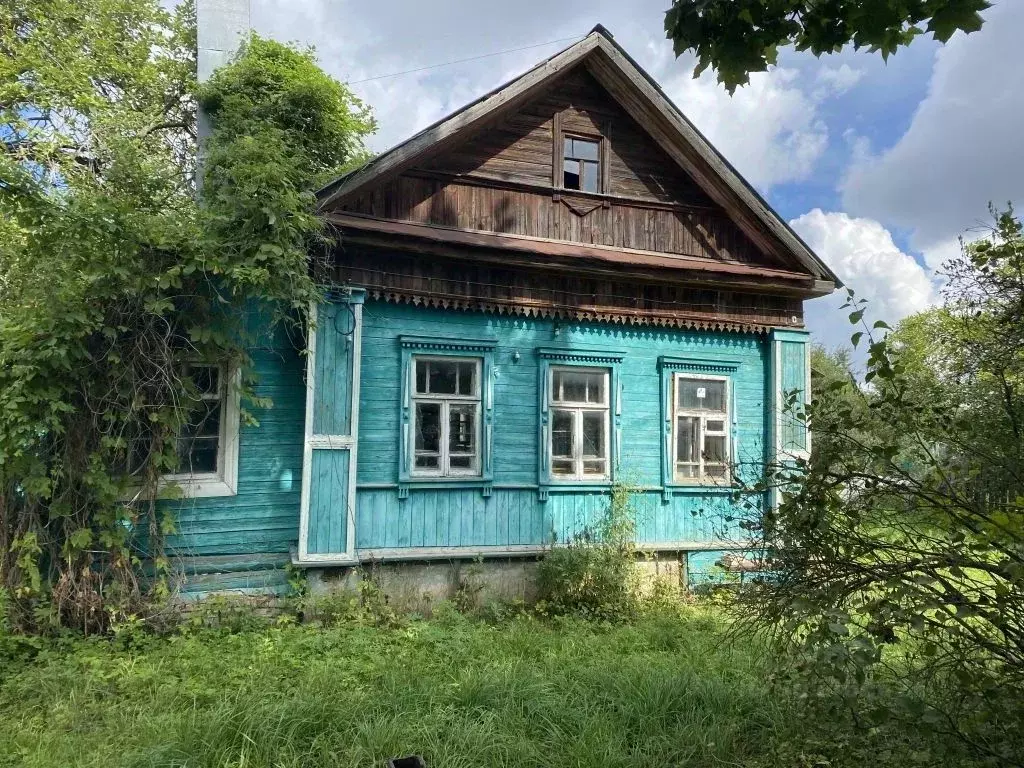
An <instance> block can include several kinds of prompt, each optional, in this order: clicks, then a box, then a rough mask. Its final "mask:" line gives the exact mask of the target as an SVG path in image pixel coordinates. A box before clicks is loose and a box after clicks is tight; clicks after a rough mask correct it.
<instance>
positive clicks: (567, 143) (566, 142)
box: [562, 136, 575, 158]
mask: <svg viewBox="0 0 1024 768" xmlns="http://www.w3.org/2000/svg"><path fill="white" fill-rule="evenodd" d="M562 157H563V158H568V157H575V155H574V154H573V152H572V139H571V138H569V137H568V136H566V137H565V138H564V139H563V140H562Z"/></svg>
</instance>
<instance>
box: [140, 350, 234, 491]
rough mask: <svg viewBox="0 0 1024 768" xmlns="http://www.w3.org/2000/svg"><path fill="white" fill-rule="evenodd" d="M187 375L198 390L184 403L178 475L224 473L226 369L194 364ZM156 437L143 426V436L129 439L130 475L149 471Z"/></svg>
mask: <svg viewBox="0 0 1024 768" xmlns="http://www.w3.org/2000/svg"><path fill="white" fill-rule="evenodd" d="M184 374H185V376H187V377H188V378H190V379H191V380H192V385H193V387H194V391H193V392H191V393H190V395H189V397H188V399H187V400H186V401H185V402H184V403H182V406H183V407H184V408H185V409H186V410H187V414H186V417H185V423H183V424H182V425H181V431H180V432H178V434H177V435H176V436H175V439H174V447H175V452H176V454H177V457H178V466H177V468H176V470H175V472H174V474H176V475H213V474H216V473H217V472H219V471H220V470H221V467H220V462H221V448H222V444H223V441H224V435H223V429H222V422H223V418H224V406H225V396H226V391H225V390H226V382H225V381H224V375H223V374H224V368H223V366H219V365H206V364H199V363H193V364H190V365H188V366H186V367H185V371H184ZM155 437H156V436H155V434H154V433H153V431H152V430H150V429H148V428H147V427H145V426H143V427H142V429H141V433H140V434H137V435H135V436H133V437H131V438H130V439H129V440H128V449H127V456H126V459H125V463H124V466H123V470H124V471H125V473H126V474H129V475H133V476H134V475H140V474H141V473H142V471H143V470H144V469H145V468H146V465H147V463H148V462H149V459H150V454H151V453H152V451H153V450H154V448H155V445H154V441H155Z"/></svg>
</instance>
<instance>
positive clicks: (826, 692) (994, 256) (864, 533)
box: [739, 211, 1024, 765]
mask: <svg viewBox="0 0 1024 768" xmlns="http://www.w3.org/2000/svg"><path fill="white" fill-rule="evenodd" d="M945 271H946V273H947V275H948V277H949V282H948V283H947V286H946V289H945V292H946V301H945V304H944V306H943V307H941V308H937V309H935V310H932V311H930V312H928V313H926V314H925V315H922V316H919V317H917V318H913V319H911V320H909V321H907V322H905V323H904V324H902V325H901V326H900V327H899V328H898V329H896V331H895V332H891V333H890V332H889V329H888V326H886V324H885V323H883V322H877V323H875V324H874V325H869V324H868V323H867V322H866V321H865V320H864V316H865V311H866V307H865V306H864V304H863V302H862V301H860V300H857V299H856V298H854V297H852V296H851V299H850V302H849V309H850V310H851V312H850V321H851V322H852V323H854V324H857V325H859V326H861V329H860V330H858V331H857V332H856V333H855V334H854V336H853V339H852V340H853V343H854V344H855V345H857V344H859V343H862V342H866V343H867V348H868V358H867V364H866V371H865V374H864V381H863V383H860V382H858V381H857V380H856V379H855V378H854V377H852V376H850V375H849V374H847V375H846V376H845V377H844V376H835V375H828V376H817V377H816V379H817V380H818V381H819V383H820V384H821V385H822V386H819V388H818V390H817V391H816V392H815V394H814V398H813V401H812V403H811V406H810V408H809V409H808V412H807V414H806V418H808V420H809V421H810V426H811V428H812V430H813V432H814V437H815V440H814V450H813V452H812V455H811V457H810V460H809V461H803V460H800V461H797V462H794V463H790V464H780V465H779V466H776V467H774V468H773V471H772V476H771V477H770V478H769V480H768V482H769V483H770V484H775V485H777V486H778V487H779V490H780V491H781V492H782V501H781V503H780V504H779V505H778V507H777V508H776V509H774V510H771V511H770V512H769V513H768V514H767V515H765V516H764V517H762V518H760V519H758V520H755V521H752V525H751V529H752V530H754V531H755V532H759V533H760V534H761V535H762V536H763V540H762V542H761V546H763V547H764V548H765V550H766V551H770V552H771V553H772V555H773V564H772V570H773V573H772V576H771V578H769V579H765V580H763V581H762V582H761V583H760V584H756V585H754V586H753V588H751V589H747V590H744V591H743V592H742V593H741V597H742V600H741V602H740V603H739V605H740V607H741V608H742V609H744V611H745V616H746V618H748V619H751V620H753V621H754V622H755V623H756V624H758V625H760V626H761V627H764V628H766V629H767V630H768V631H770V632H773V633H776V636H777V637H778V638H779V639H780V640H781V641H782V642H781V643H780V646H779V647H780V651H781V652H784V653H786V654H788V655H792V656H793V657H794V658H795V660H796V662H797V663H796V665H795V666H794V669H796V670H797V671H798V672H799V673H800V674H799V675H798V676H797V677H796V678H795V683H796V684H797V685H798V687H799V688H800V689H802V692H803V694H804V695H805V696H807V697H811V699H812V700H813V699H815V698H816V697H819V696H823V697H826V698H827V699H828V700H829V701H833V702H834V701H841V702H843V703H844V705H845V706H846V707H847V710H848V711H849V712H852V713H853V717H854V718H855V719H856V720H857V721H858V722H859V723H860V724H862V725H863V727H865V728H874V729H881V730H883V731H887V732H890V733H891V734H893V735H894V736H895V735H896V734H898V733H899V732H900V730H901V729H903V728H905V727H906V725H907V724H908V723H916V724H917V727H919V728H920V727H926V728H929V729H930V730H931V731H932V732H933V733H934V734H935V736H936V738H938V737H939V736H941V737H943V738H946V737H949V738H954V739H955V740H957V741H958V744H959V745H960V747H961V748H964V749H966V750H967V751H968V752H969V753H970V755H972V756H973V758H974V759H977V760H981V761H987V762H989V763H991V764H993V765H1022V764H1024V738H1022V737H1021V734H1020V728H1019V726H1020V723H1021V722H1022V720H1024V706H1022V704H1021V702H1022V701H1024V235H1022V227H1021V223H1020V221H1019V220H1018V219H1017V218H1016V217H1015V216H1014V214H1013V212H1012V211H1007V212H1003V213H998V214H997V215H996V217H995V225H994V227H993V229H992V232H991V234H990V236H989V237H987V238H983V239H982V240H980V241H977V242H975V243H973V244H971V245H969V246H967V247H966V248H965V250H964V253H963V255H962V256H961V257H960V258H958V259H955V260H953V261H952V262H950V263H948V264H947V265H946V267H945ZM879 691H882V692H883V693H882V694H880V693H879Z"/></svg>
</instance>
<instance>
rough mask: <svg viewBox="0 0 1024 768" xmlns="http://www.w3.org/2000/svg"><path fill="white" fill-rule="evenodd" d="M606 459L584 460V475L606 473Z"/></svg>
mask: <svg viewBox="0 0 1024 768" xmlns="http://www.w3.org/2000/svg"><path fill="white" fill-rule="evenodd" d="M604 464H605V463H604V461H603V460H601V461H584V462H583V474H584V475H604V474H606V472H605V471H604Z"/></svg>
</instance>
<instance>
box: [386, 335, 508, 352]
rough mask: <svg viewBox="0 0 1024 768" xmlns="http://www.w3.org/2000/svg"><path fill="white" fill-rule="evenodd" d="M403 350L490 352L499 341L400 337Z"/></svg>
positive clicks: (399, 340)
mask: <svg viewBox="0 0 1024 768" xmlns="http://www.w3.org/2000/svg"><path fill="white" fill-rule="evenodd" d="M398 343H399V344H400V345H401V347H402V349H418V350H428V351H435V352H436V351H439V350H443V351H445V352H489V351H491V350H493V349H494V348H495V347H496V346H497V345H498V340H497V339H439V338H437V337H436V336H399V337H398Z"/></svg>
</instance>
